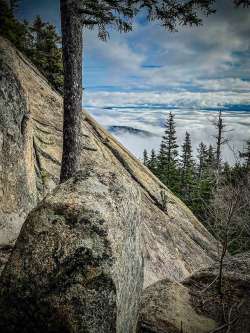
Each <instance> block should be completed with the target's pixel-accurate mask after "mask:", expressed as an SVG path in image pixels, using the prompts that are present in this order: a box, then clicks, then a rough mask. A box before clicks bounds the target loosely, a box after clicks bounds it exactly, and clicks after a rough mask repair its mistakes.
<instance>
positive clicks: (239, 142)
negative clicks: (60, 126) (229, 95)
mask: <svg viewBox="0 0 250 333" xmlns="http://www.w3.org/2000/svg"><path fill="white" fill-rule="evenodd" d="M87 110H88V112H90V113H91V114H92V115H93V116H94V118H95V119H96V120H97V121H98V122H99V123H100V124H101V125H103V126H104V127H106V128H108V127H110V126H128V127H132V128H136V129H141V130H144V131H148V132H150V133H151V134H153V135H152V136H148V137H147V136H145V135H140V134H138V135H135V134H131V133H129V132H126V131H121V132H118V133H117V134H115V135H114V136H115V137H116V138H117V139H118V140H119V141H120V142H121V143H122V144H123V145H124V146H125V147H126V148H127V149H128V150H129V151H131V152H132V153H133V154H134V155H135V156H137V157H138V158H142V154H143V150H144V149H147V150H148V151H150V150H151V149H155V150H156V151H157V150H158V149H159V145H160V142H161V137H162V135H163V133H164V123H165V121H166V119H167V117H168V113H169V112H170V111H171V112H172V113H174V115H175V122H176V132H177V138H178V144H179V145H180V146H181V144H182V142H183V140H184V136H185V132H186V131H188V132H189V133H190V134H191V139H192V145H193V154H194V156H196V154H197V146H198V144H199V143H200V142H201V141H203V142H204V143H206V144H213V145H215V142H216V139H215V135H216V130H215V128H214V126H213V122H214V120H215V119H216V117H217V115H218V110H217V109H210V110H207V109H198V110H197V109H193V108H192V109H188V108H167V107H161V106H159V105H154V106H153V105H151V106H150V105H147V106H138V105H137V106H135V105H133V106H131V105H130V106H127V107H115V106H113V107H110V106H109V107H108V108H100V107H96V106H94V107H93V106H91V107H90V106H89V107H87ZM223 119H224V123H225V125H226V128H225V129H226V130H227V132H226V133H225V137H226V138H228V139H229V142H228V143H227V144H225V146H224V148H223V156H224V159H225V161H228V162H229V163H235V161H236V159H237V154H238V151H239V150H242V149H243V147H244V146H245V142H246V140H247V139H249V138H250V117H249V112H248V111H244V110H241V111H232V110H230V111H229V110H226V109H223Z"/></svg>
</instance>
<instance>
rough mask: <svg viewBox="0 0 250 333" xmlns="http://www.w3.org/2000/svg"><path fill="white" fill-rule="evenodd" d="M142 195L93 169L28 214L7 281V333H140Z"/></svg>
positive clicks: (3, 306)
mask: <svg viewBox="0 0 250 333" xmlns="http://www.w3.org/2000/svg"><path fill="white" fill-rule="evenodd" d="M140 197H141V196H140V191H139V190H138V188H137V187H136V186H135V185H134V182H133V181H132V180H130V181H128V180H127V178H126V177H125V176H123V177H122V176H121V175H117V174H116V173H115V170H110V171H105V170H102V168H99V167H95V166H87V165H86V167H85V170H84V171H80V172H79V173H78V174H77V175H76V176H75V177H74V178H72V179H70V180H68V181H67V182H65V183H64V184H62V185H60V186H58V187H57V188H56V189H55V190H54V191H53V193H52V194H51V195H48V196H47V197H46V198H45V199H44V200H43V201H42V202H41V203H40V204H39V205H38V207H37V208H35V209H34V210H33V211H32V212H31V213H30V214H29V216H28V218H27V220H26V222H25V223H24V225H23V227H22V231H21V234H20V236H19V238H18V240H17V242H16V245H15V249H14V251H13V254H12V256H11V259H10V261H9V262H8V264H7V265H6V267H5V270H4V272H3V274H2V279H1V283H0V290H1V292H0V313H1V316H0V317H1V319H0V331H1V332H25V333H28V332H53V333H55V332H58V333H59V332H60V333H61V332H79V333H80V332H84V333H85V332H91V333H99V332H118V333H127V332H131V333H133V332H136V325H137V321H138V310H139V300H140V295H141V291H142V287H143V265H142V253H141V248H140V244H141V242H140V237H141V236H140V235H141V231H140V219H141V212H140V200H141V198H140Z"/></svg>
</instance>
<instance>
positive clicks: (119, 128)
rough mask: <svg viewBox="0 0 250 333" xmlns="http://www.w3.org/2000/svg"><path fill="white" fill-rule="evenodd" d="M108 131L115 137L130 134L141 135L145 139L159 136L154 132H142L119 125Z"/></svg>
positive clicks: (109, 128)
mask: <svg viewBox="0 0 250 333" xmlns="http://www.w3.org/2000/svg"><path fill="white" fill-rule="evenodd" d="M108 131H109V132H110V133H112V134H115V135H119V134H125V133H128V134H133V135H139V136H143V137H153V136H157V135H156V134H154V133H152V132H149V131H146V130H142V129H139V128H134V127H130V126H117V125H114V126H109V127H108Z"/></svg>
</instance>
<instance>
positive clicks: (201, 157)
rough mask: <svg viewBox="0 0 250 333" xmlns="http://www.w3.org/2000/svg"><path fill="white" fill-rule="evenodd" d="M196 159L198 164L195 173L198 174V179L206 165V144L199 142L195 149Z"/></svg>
mask: <svg viewBox="0 0 250 333" xmlns="http://www.w3.org/2000/svg"><path fill="white" fill-rule="evenodd" d="M197 152H198V154H197V161H198V165H197V175H198V179H201V177H202V176H203V174H204V171H205V169H206V167H207V160H208V150H207V146H206V145H205V144H204V143H203V142H201V143H200V144H199V146H198V149H197Z"/></svg>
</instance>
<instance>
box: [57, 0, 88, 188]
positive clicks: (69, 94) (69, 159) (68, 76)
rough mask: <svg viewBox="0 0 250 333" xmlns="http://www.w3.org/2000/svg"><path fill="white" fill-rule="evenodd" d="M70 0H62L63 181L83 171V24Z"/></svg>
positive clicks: (61, 177)
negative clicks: (80, 167)
mask: <svg viewBox="0 0 250 333" xmlns="http://www.w3.org/2000/svg"><path fill="white" fill-rule="evenodd" d="M69 3H70V1H69V0H61V28H62V45H63V63H64V119H63V154H62V167H61V176H60V180H61V182H63V181H65V180H67V179H68V178H70V177H71V176H73V175H74V174H75V172H76V171H77V170H79V166H80V120H81V118H80V115H81V110H82V47H83V45H82V44H83V41H82V25H81V22H80V18H79V17H78V16H77V15H75V13H74V12H73V9H72V5H71V6H70V4H69Z"/></svg>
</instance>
